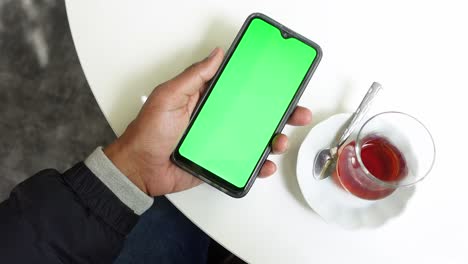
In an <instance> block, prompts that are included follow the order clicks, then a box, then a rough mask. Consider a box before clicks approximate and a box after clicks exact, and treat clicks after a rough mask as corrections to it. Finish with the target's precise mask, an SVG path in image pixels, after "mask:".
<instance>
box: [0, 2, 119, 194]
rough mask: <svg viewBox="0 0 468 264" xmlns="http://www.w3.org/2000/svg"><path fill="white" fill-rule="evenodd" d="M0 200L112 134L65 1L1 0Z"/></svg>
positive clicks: (69, 163) (75, 159)
mask: <svg viewBox="0 0 468 264" xmlns="http://www.w3.org/2000/svg"><path fill="white" fill-rule="evenodd" d="M0 135H1V136H0V201H2V200H3V199H5V198H6V197H7V196H8V194H9V192H10V191H11V189H12V188H13V187H14V186H15V185H16V184H17V183H18V182H20V181H22V180H24V179H26V178H27V177H29V176H32V175H33V174H34V173H35V172H37V171H39V170H41V169H44V168H56V169H58V170H59V171H63V170H66V169H67V168H69V167H70V166H72V165H73V164H75V163H76V162H78V161H81V160H83V159H84V158H85V157H86V156H87V155H88V154H89V153H90V152H91V151H93V149H94V148H95V147H96V146H99V145H106V144H108V143H109V142H111V141H112V140H113V139H114V138H115V136H114V133H113V132H112V130H111V128H110V127H109V125H108V124H107V122H106V120H105V119H104V117H103V115H102V113H101V111H100V109H99V107H98V105H97V104H96V101H95V99H94V97H93V95H92V93H91V90H90V89H89V86H88V84H87V82H86V79H85V76H84V74H83V71H82V69H81V66H80V63H79V61H78V57H77V54H76V51H75V48H74V46H73V41H72V38H71V35H70V29H69V26H68V20H67V16H66V11H65V4H64V1H62V0H34V1H33V0H0Z"/></svg>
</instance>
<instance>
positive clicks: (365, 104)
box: [337, 82, 382, 148]
mask: <svg viewBox="0 0 468 264" xmlns="http://www.w3.org/2000/svg"><path fill="white" fill-rule="evenodd" d="M381 89H382V85H381V84H380V83H378V82H374V83H372V85H371V87H370V88H369V90H367V93H366V96H364V98H363V99H362V101H361V103H360V104H359V106H358V108H357V109H356V111H355V112H354V113H353V116H352V119H351V121H350V122H349V124H348V127H346V129H345V131H344V132H343V134H342V135H341V137H340V140H339V141H338V145H337V148H339V147H340V146H341V145H343V143H345V142H346V140H347V139H348V137H349V136H350V135H351V133H352V132H353V131H354V130H355V129H356V126H358V125H359V123H360V122H361V120H362V118H363V117H364V116H365V114H366V112H367V110H368V109H369V105H370V104H371V102H372V101H373V100H374V98H375V96H376V95H377V94H378V93H379V91H380V90H381Z"/></svg>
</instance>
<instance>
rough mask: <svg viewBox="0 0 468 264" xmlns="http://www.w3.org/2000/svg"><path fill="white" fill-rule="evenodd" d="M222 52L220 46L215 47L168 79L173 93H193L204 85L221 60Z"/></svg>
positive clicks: (213, 73)
mask: <svg viewBox="0 0 468 264" xmlns="http://www.w3.org/2000/svg"><path fill="white" fill-rule="evenodd" d="M223 56H224V52H223V50H222V49H220V48H215V49H214V50H213V51H212V52H211V53H210V55H209V56H208V57H207V58H205V59H204V60H202V61H200V62H197V63H195V64H193V65H192V66H190V67H188V68H187V69H186V70H185V71H183V72H182V73H181V74H179V75H178V76H176V77H175V78H174V79H172V80H171V81H170V83H171V85H169V86H170V87H171V88H172V89H174V90H173V92H174V93H176V94H179V93H182V94H184V95H188V96H190V95H193V94H196V93H198V92H199V91H200V89H202V88H203V87H204V86H205V83H207V82H208V81H209V80H211V78H213V76H214V75H215V73H216V71H217V70H218V68H219V66H220V65H221V62H222V61H223Z"/></svg>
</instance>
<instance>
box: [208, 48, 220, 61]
mask: <svg viewBox="0 0 468 264" xmlns="http://www.w3.org/2000/svg"><path fill="white" fill-rule="evenodd" d="M217 50H218V48H215V49H214V50H212V51H211V53H210V55H209V56H208V59H210V58H212V57H213V56H214V55H215V54H216V51H217Z"/></svg>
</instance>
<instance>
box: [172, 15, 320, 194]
mask: <svg viewBox="0 0 468 264" xmlns="http://www.w3.org/2000/svg"><path fill="white" fill-rule="evenodd" d="M321 57H322V51H321V49H320V47H319V46H318V45H317V44H315V43H314V42H312V41H310V40H308V39H307V38H305V37H303V36H301V35H299V34H297V33H295V32H294V31H292V30H290V29H289V28H287V27H285V26H283V25H282V24H280V23H278V22H276V21H275V20H273V19H271V18H269V17H267V16H266V15H263V14H260V13H254V14H252V15H250V16H249V17H248V18H247V20H246V21H245V23H244V25H243V26H242V28H241V30H240V32H239V33H238V35H237V36H236V38H235V40H234V42H233V44H232V45H231V47H230V48H229V50H228V51H227V52H226V56H225V59H224V61H223V63H222V65H221V66H220V68H219V70H218V72H217V73H216V75H215V76H214V77H213V79H212V80H211V82H210V85H209V87H208V88H207V91H206V92H205V94H204V96H203V97H202V98H201V99H200V101H199V104H198V105H197V107H196V109H195V111H194V113H193V115H192V118H191V121H190V123H189V126H188V128H187V130H186V131H185V132H184V134H183V136H182V138H181V140H180V142H179V143H178V145H177V147H176V148H175V150H174V152H173V153H172V155H171V158H172V161H173V162H174V163H175V164H176V165H178V166H179V167H181V168H182V169H184V170H186V171H187V172H189V173H191V174H193V175H194V176H196V177H199V178H200V179H202V180H203V181H205V182H207V183H209V184H210V185H212V186H214V187H216V188H218V189H219V190H221V191H223V192H225V193H226V194H228V195H230V196H232V197H236V198H240V197H243V196H244V195H246V194H247V192H248V191H249V189H250V187H251V186H252V184H253V182H254V181H255V178H256V176H257V174H258V173H259V171H260V169H261V167H262V165H263V163H264V161H265V160H266V158H267V157H268V154H269V153H270V144H271V140H272V138H273V137H274V136H275V135H276V134H277V133H279V132H281V130H282V129H283V127H284V125H285V124H286V121H287V119H288V117H289V116H290V114H291V113H292V111H293V110H294V108H295V106H296V104H297V102H298V101H299V98H300V96H301V95H302V93H303V91H304V89H305V87H306V86H307V83H308V82H309V80H310V78H311V76H312V74H313V72H314V70H315V68H316V67H317V65H318V63H319V61H320V59H321Z"/></svg>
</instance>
